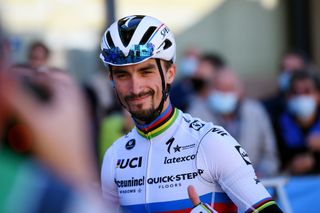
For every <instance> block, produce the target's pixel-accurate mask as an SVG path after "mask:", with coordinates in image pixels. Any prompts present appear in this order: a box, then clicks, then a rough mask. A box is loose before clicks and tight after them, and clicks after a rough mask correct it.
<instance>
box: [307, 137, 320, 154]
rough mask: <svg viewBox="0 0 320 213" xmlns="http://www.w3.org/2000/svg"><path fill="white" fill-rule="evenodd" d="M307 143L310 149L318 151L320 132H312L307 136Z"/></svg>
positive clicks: (319, 149) (319, 147) (319, 148)
mask: <svg viewBox="0 0 320 213" xmlns="http://www.w3.org/2000/svg"><path fill="white" fill-rule="evenodd" d="M307 145H308V147H309V148H310V150H312V151H318V152H319V151H320V134H312V135H310V136H309V137H308V140H307Z"/></svg>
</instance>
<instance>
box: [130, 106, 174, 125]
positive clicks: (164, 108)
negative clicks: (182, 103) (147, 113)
mask: <svg viewBox="0 0 320 213" xmlns="http://www.w3.org/2000/svg"><path fill="white" fill-rule="evenodd" d="M172 108H173V107H172V105H171V103H170V102H169V101H166V102H165V103H164V107H163V110H162V112H161V113H160V114H159V115H158V116H157V117H155V118H154V119H153V120H152V121H149V122H146V121H141V120H137V119H133V120H134V122H135V124H136V126H137V127H138V128H148V126H152V125H153V123H156V122H157V121H158V120H159V119H161V118H162V117H163V116H166V114H168V112H169V111H172Z"/></svg>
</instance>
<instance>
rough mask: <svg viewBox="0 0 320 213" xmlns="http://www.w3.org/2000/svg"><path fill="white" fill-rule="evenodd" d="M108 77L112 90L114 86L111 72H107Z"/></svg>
mask: <svg viewBox="0 0 320 213" xmlns="http://www.w3.org/2000/svg"><path fill="white" fill-rule="evenodd" d="M108 77H109V80H110V81H111V85H112V88H114V87H115V85H114V81H113V76H112V73H111V72H109V74H108Z"/></svg>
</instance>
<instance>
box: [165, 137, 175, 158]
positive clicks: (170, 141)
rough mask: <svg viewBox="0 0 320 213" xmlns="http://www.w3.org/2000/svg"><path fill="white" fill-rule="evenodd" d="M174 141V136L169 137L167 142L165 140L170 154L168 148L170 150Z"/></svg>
mask: <svg viewBox="0 0 320 213" xmlns="http://www.w3.org/2000/svg"><path fill="white" fill-rule="evenodd" d="M173 141H174V137H172V138H170V139H169V140H168V141H167V142H166V145H168V149H167V152H168V153H169V154H170V150H171V146H172V143H173Z"/></svg>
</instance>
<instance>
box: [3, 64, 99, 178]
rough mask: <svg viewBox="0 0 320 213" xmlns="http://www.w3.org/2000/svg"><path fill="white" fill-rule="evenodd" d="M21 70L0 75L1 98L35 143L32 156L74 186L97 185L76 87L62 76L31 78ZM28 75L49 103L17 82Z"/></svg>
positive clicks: (54, 74)
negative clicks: (42, 88)
mask: <svg viewBox="0 0 320 213" xmlns="http://www.w3.org/2000/svg"><path fill="white" fill-rule="evenodd" d="M21 69H22V68H17V69H16V70H10V71H8V72H1V73H0V85H1V88H0V96H1V97H2V101H3V102H4V103H5V105H7V106H8V107H9V108H11V109H12V110H13V111H14V113H15V116H16V117H18V119H20V120H21V121H22V122H24V123H25V124H26V125H28V127H29V128H30V130H31V132H32V134H33V137H34V140H35V141H34V147H33V150H32V151H33V153H35V155H36V156H37V157H38V158H39V159H40V160H41V161H42V162H44V163H45V164H47V165H48V166H49V167H51V168H52V169H53V170H54V171H56V172H57V173H58V174H59V175H61V176H62V177H63V178H65V179H67V180H69V181H70V182H72V183H74V184H83V183H88V182H91V181H97V179H98V178H97V177H95V174H96V171H95V170H94V168H95V164H94V160H93V156H92V152H91V149H90V148H91V146H90V139H89V138H90V135H89V126H88V125H89V121H88V118H87V116H88V115H87V110H86V108H85V104H84V99H83V97H82V93H81V92H80V89H79V88H78V87H77V84H76V83H75V82H74V80H73V79H72V78H71V77H70V76H68V75H67V74H65V73H62V72H48V73H41V74H37V75H33V74H31V72H30V71H28V70H24V69H22V70H21ZM27 73H28V75H30V76H32V81H34V82H35V83H37V84H38V85H41V86H43V87H45V88H46V89H48V91H50V93H51V98H50V101H49V102H46V103H43V102H41V101H39V100H38V98H36V97H35V95H34V94H32V93H31V92H29V91H28V90H26V88H24V87H23V85H21V82H20V80H19V79H20V78H21V75H25V74H27Z"/></svg>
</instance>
